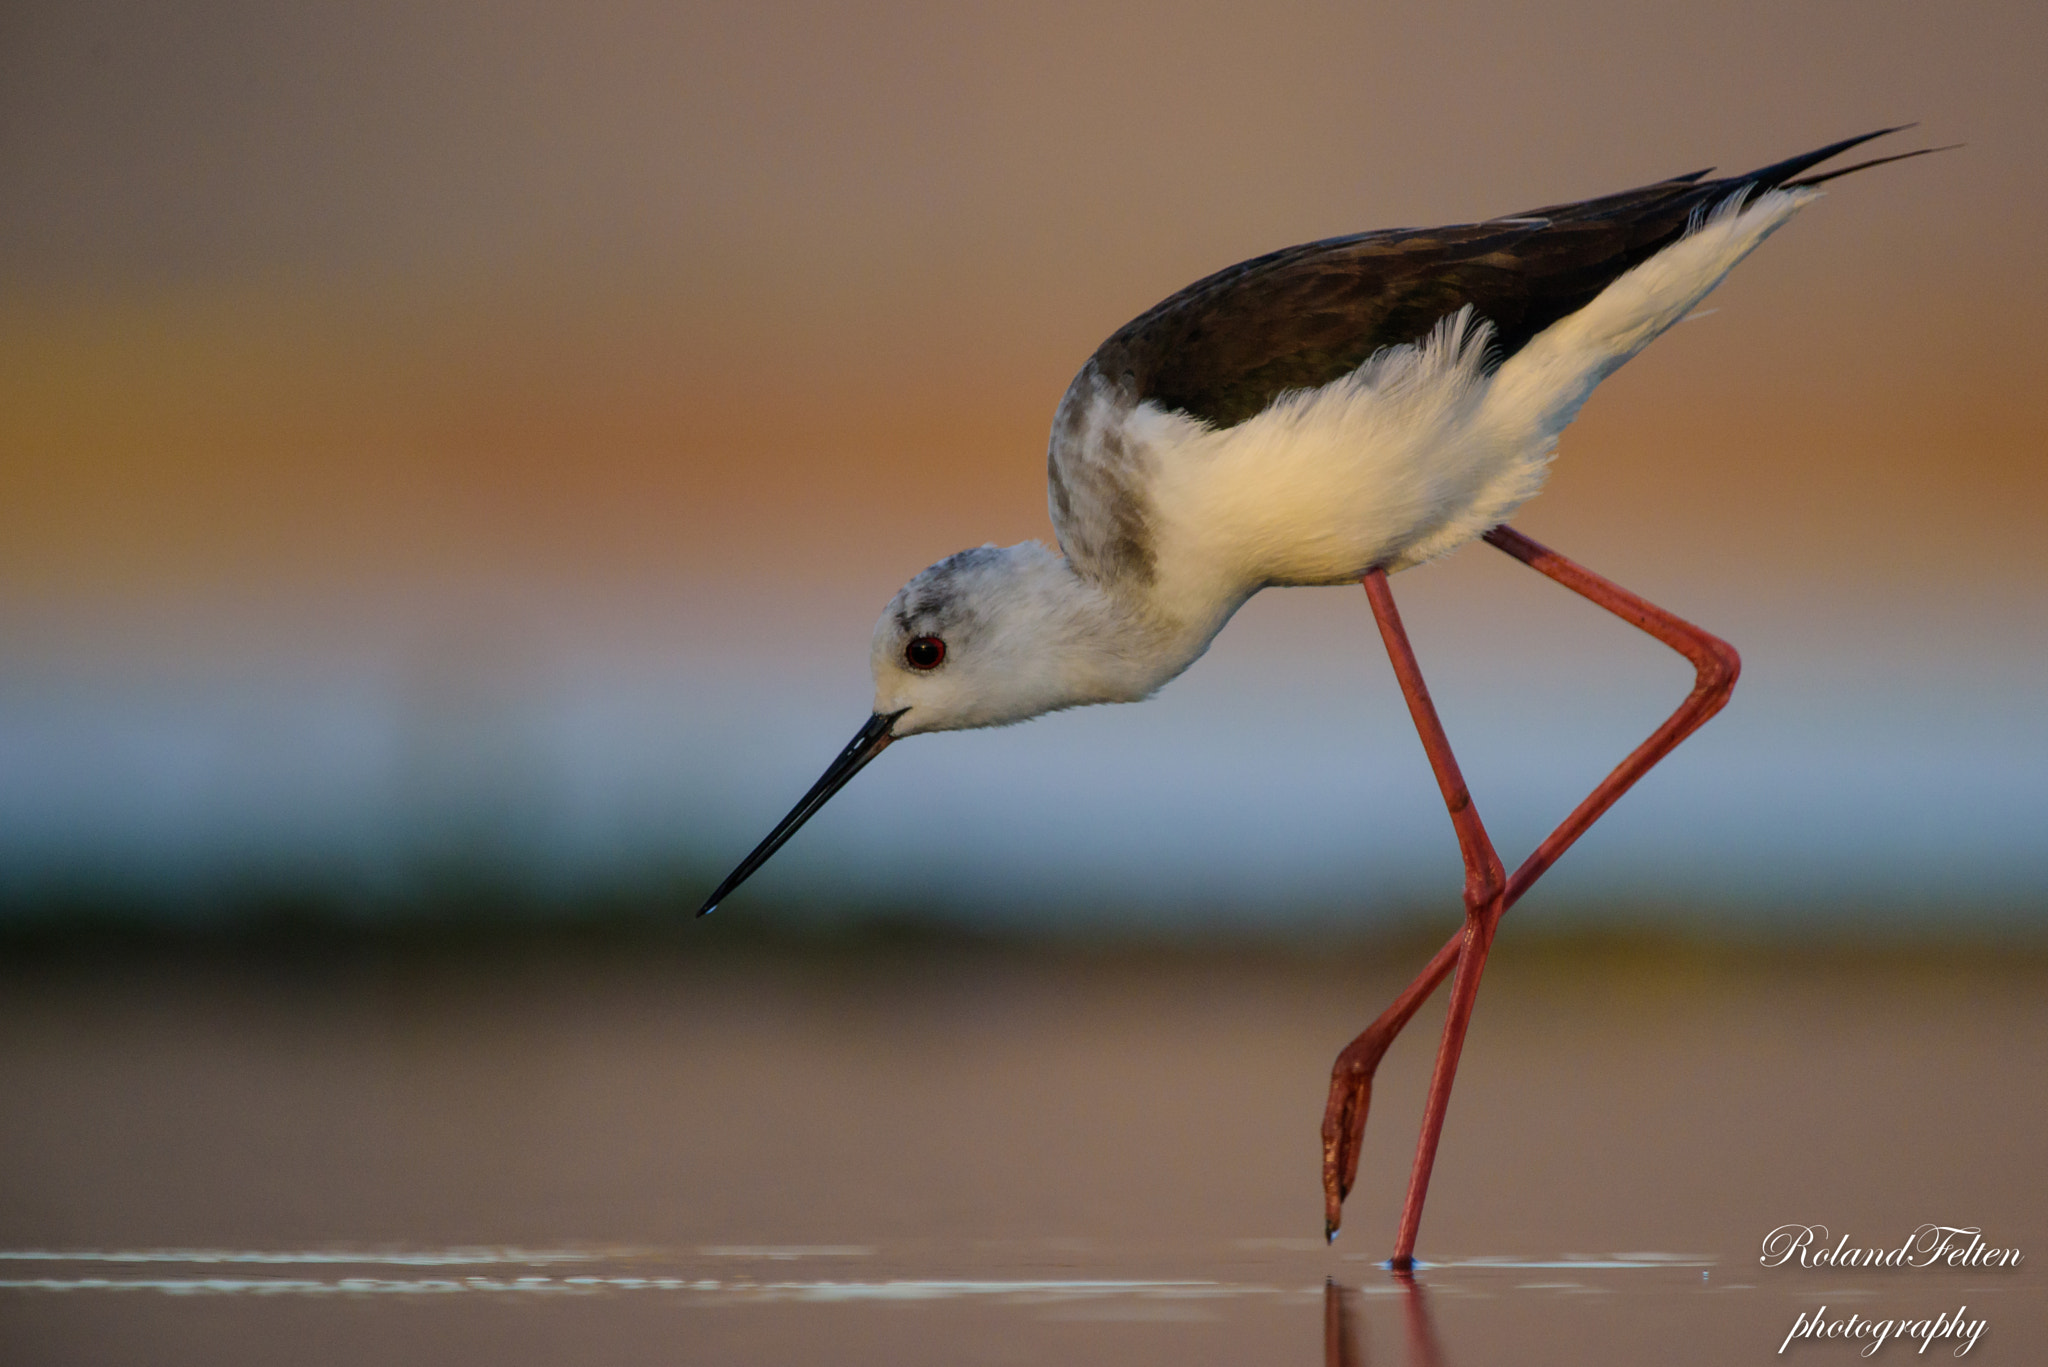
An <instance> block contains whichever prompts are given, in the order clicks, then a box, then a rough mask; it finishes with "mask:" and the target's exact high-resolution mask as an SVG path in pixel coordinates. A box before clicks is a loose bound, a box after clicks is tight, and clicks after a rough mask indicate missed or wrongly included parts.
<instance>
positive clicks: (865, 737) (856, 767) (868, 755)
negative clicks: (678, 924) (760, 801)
mask: <svg viewBox="0 0 2048 1367" xmlns="http://www.w3.org/2000/svg"><path fill="white" fill-rule="evenodd" d="M909 710H910V709H909V708H907V707H906V708H904V709H903V710H902V711H900V712H887V713H883V712H877V713H875V715H874V716H872V717H869V718H868V724H867V725H866V726H863V727H861V729H860V730H859V731H857V732H855V733H854V737H853V739H852V740H851V741H850V742H848V744H847V746H846V748H845V749H844V750H841V751H840V752H839V758H838V759H835V760H833V761H832V766H831V767H830V768H829V769H827V770H826V771H825V776H824V777H823V778H821V779H819V780H818V781H817V782H816V783H814V784H812V785H811V791H809V792H808V793H805V794H804V795H803V800H802V801H800V802H798V803H797V804H796V806H795V807H793V808H791V809H790V813H789V815H788V816H785V817H784V818H782V821H781V822H780V823H779V824H778V825H777V826H776V827H775V829H774V830H772V831H770V832H768V838H767V839H766V840H763V841H762V842H761V843H760V844H759V845H756V846H755V847H754V852H753V853H752V854H750V855H748V856H747V857H746V858H745V859H743V860H741V861H740V866H739V867H738V868H736V869H734V870H733V871H732V873H731V874H730V875H728V876H727V878H726V880H725V881H724V882H723V883H720V884H719V885H718V891H717V892H714V893H712V894H711V896H709V897H708V898H706V899H705V900H704V906H703V907H702V909H700V910H699V911H698V912H697V914H698V915H699V916H709V915H710V914H711V913H712V912H713V911H715V910H717V908H718V904H719V903H720V902H723V901H724V900H725V897H726V894H727V893H729V892H731V891H732V890H733V889H734V888H736V887H738V886H739V885H740V884H742V883H744V882H746V881H747V879H749V878H751V877H753V874H754V870H755V869H758V868H760V867H761V866H762V865H763V864H765V863H767V862H768V857H769V856H770V855H772V854H774V853H775V852H776V851H777V850H779V849H781V848H782V842H783V841H785V840H787V839H789V838H790V837H791V836H793V835H795V834H796V828H797V827H799V826H801V825H803V824H804V823H805V822H806V821H809V820H810V819H811V817H812V816H814V815H815V814H816V813H817V810H818V808H820V807H822V806H824V805H825V803H826V802H827V801H828V800H830V798H831V796H832V794H834V793H836V792H838V791H839V790H840V789H841V788H844V787H845V786H846V783H847V780H848V779H850V778H852V777H853V776H854V775H855V774H857V773H859V772H860V771H861V770H862V769H864V768H866V767H867V763H868V761H869V760H871V759H873V758H874V757H875V756H876V755H879V754H881V753H882V751H884V750H886V749H888V748H889V742H890V741H892V740H894V739H896V737H894V736H892V735H890V734H889V728H890V727H892V726H894V725H895V724H896V719H897V718H898V717H900V716H902V715H903V713H904V712H908V711H909Z"/></svg>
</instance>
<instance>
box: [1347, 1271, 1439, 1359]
mask: <svg viewBox="0 0 2048 1367" xmlns="http://www.w3.org/2000/svg"><path fill="white" fill-rule="evenodd" d="M1394 1285H1395V1287H1396V1288H1397V1289H1398V1290H1399V1291H1400V1293H1401V1309H1402V1312H1403V1318H1404V1319H1405V1321H1406V1323H1407V1328H1408V1367H1445V1363H1444V1352H1443V1345H1442V1344H1440V1343H1439V1342H1438V1341H1437V1336H1436V1321H1434V1320H1433V1319H1431V1318H1430V1315H1429V1294H1428V1293H1427V1292H1426V1291H1424V1290H1423V1289H1422V1284H1421V1283H1420V1282H1418V1281H1416V1280H1415V1278H1414V1277H1412V1276H1409V1275H1407V1274H1405V1273H1395V1274H1394ZM1360 1300H1361V1298H1360V1296H1359V1294H1358V1292H1356V1291H1354V1290H1353V1289H1351V1288H1350V1287H1348V1286H1340V1285H1338V1283H1337V1282H1336V1281H1334V1280H1332V1279H1329V1278H1325V1279H1324V1281H1323V1367H1365V1335H1364V1333H1363V1332H1362V1329H1361V1325H1360V1314H1359V1306H1360Z"/></svg>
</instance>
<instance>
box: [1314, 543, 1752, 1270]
mask: <svg viewBox="0 0 2048 1367" xmlns="http://www.w3.org/2000/svg"><path fill="white" fill-rule="evenodd" d="M1486 539H1487V540H1488V541H1489V542H1491V543H1492V544H1493V545H1494V546H1496V547H1498V548H1499V549H1501V550H1503V551H1506V552H1507V553H1508V554H1509V555H1512V556H1514V557H1515V558H1516V559H1517V560H1520V561H1521V562H1522V563H1523V564H1525V565H1528V566H1530V567H1531V568H1532V569H1536V570H1539V571H1541V572H1542V573H1544V574H1546V575H1548V576H1549V577H1550V578H1552V579H1555V580H1556V581H1557V582H1558V583H1560V584H1563V585H1564V586H1565V587H1566V588H1568V589H1570V590H1572V591H1573V592H1574V593H1577V594H1579V595H1580V596H1581V597H1584V598H1586V599H1589V600H1590V601H1592V602H1594V603H1597V604H1599V605H1600V606H1601V607H1603V608H1606V609H1607V610H1608V611H1609V612H1612V613H1614V614H1615V615H1616V616H1618V617H1620V618H1622V619H1623V620H1624V621H1627V622H1629V623H1631V624H1633V625H1634V626H1637V627H1639V628H1641V629H1642V630H1644V631H1646V632H1648V633H1649V634H1650V635H1652V636H1654V637H1656V638H1657V639H1658V640H1660V641H1662V642H1664V644H1666V645H1668V646H1670V647H1671V648H1672V649H1673V650H1676V651H1677V652H1679V653H1680V654H1681V655H1683V656H1685V657H1686V659H1688V660H1690V661H1691V662H1692V664H1693V668H1694V670H1695V672H1696V678H1695V681H1694V683H1693V689H1692V692H1691V694H1689V695H1688V696H1687V698H1686V700H1685V701H1684V702H1683V703H1682V704H1680V706H1679V708H1678V710H1677V711H1675V712H1673V713H1672V714H1671V716H1670V717H1669V718H1667V719H1666V720H1665V722H1664V724H1663V725H1662V726H1660V727H1658V728H1657V730H1656V731H1655V732H1654V733H1653V734H1652V735H1651V736H1650V738H1649V739H1648V740H1646V741H1644V742H1643V743H1642V744H1641V745H1639V746H1637V747H1636V749H1635V752H1634V753H1633V754H1631V755H1630V756H1629V757H1628V758H1627V759H1625V760H1623V761H1622V762H1621V763H1620V764H1619V765H1618V766H1616V767H1615V769H1614V772H1612V773H1611V774H1609V775H1608V776H1607V777H1606V778H1605V779H1604V780H1602V781H1601V783H1600V785H1599V786H1598V787H1597V788H1595V789H1594V790H1593V791H1592V792H1591V793H1590V794H1588V795H1587V797H1586V799H1585V800H1584V801H1583V802H1581V803H1580V804H1579V805H1578V807H1577V808H1575V809H1574V810H1573V811H1572V814H1571V815H1570V816H1568V817H1566V818H1565V819H1564V821H1563V822H1562V823H1561V824H1560V825H1559V826H1558V828H1557V829H1556V830H1554V831H1552V832H1551V833H1550V835H1549V836H1548V837H1547V838H1546V839H1545V840H1544V841H1543V843H1542V844H1541V845H1538V846H1537V847H1536V850H1535V852H1534V853H1533V854H1531V855H1530V856H1529V857H1528V859H1526V860H1524V861H1523V863H1522V866H1521V867H1520V868H1519V869H1517V870H1515V874H1514V876H1513V877H1512V878H1503V877H1502V873H1501V862H1500V858H1499V856H1498V855H1497V854H1495V852H1494V849H1493V843H1492V841H1491V840H1489V839H1488V838H1487V835H1486V828H1485V827H1484V826H1483V825H1482V824H1481V823H1480V820H1479V814H1478V813H1477V812H1476V811H1475V810H1474V809H1473V807H1472V798H1471V794H1470V793H1469V792H1468V791H1467V790H1466V787H1465V780H1464V778H1463V776H1462V775H1461V774H1460V773H1459V772H1458V763H1457V760H1456V758H1455V757H1454V756H1453V755H1452V753H1451V746H1450V741H1449V740H1448V739H1447V738H1446V737H1445V735H1444V731H1443V726H1442V723H1440V722H1439V721H1438V720H1437V715H1436V707H1435V705H1434V704H1433V703H1431V702H1430V699H1429V690H1428V687H1427V686H1426V685H1425V684H1424V683H1423V680H1422V671H1421V668H1420V666H1418V665H1417V663H1416V661H1415V652H1414V650H1413V649H1412V648H1411V647H1410V646H1409V644H1408V636H1407V633H1406V632H1405V631H1404V630H1403V629H1402V626H1401V616H1400V613H1399V611H1398V610H1397V609H1396V608H1395V607H1394V599H1393V595H1392V594H1391V593H1390V592H1389V590H1388V588H1387V580H1386V575H1385V574H1384V573H1383V572H1381V571H1379V570H1374V571H1373V572H1372V573H1370V574H1368V575H1367V576H1366V578H1365V591H1366V594H1367V596H1368V597H1369V598H1370V599H1371V600H1372V607H1373V615H1374V617H1375V618H1376V619H1377V620H1378V622H1379V626H1380V635H1381V637H1382V638H1383V639H1384V640H1385V642H1386V645H1387V654H1388V656H1389V658H1390V659H1391V660H1392V661H1393V665H1394V673H1395V676H1396V677H1397V678H1398V679H1399V680H1400V682H1401V691H1402V693H1403V695H1404V696H1405V697H1406V698H1407V699H1408V710H1409V713H1410V715H1411V716H1412V717H1413V718H1414V720H1415V727H1416V730H1417V732H1418V733H1419V734H1420V735H1421V737H1422V748H1423V750H1424V752H1425V753H1427V754H1428V756H1429V761H1430V768H1431V769H1432V770H1433V771H1434V772H1435V774H1436V780H1437V787H1438V788H1439V789H1440V790H1441V791H1442V792H1443V796H1444V804H1445V806H1446V807H1447V808H1448V809H1449V811H1450V815H1451V823H1452V825H1453V826H1454V827H1455V828H1456V830H1457V833H1458V848H1459V851H1460V853H1461V854H1462V855H1463V857H1464V862H1465V925H1464V927H1463V928H1462V929H1461V930H1460V931H1459V932H1458V934H1456V935H1454V936H1453V937H1452V938H1451V940H1450V942H1449V943H1448V944H1446V945H1445V946H1444V947H1443V948H1442V949H1441V950H1439V951H1438V952H1437V954H1436V957H1434V958H1433V959H1431V960H1430V962H1429V964H1428V966H1427V967H1426V968H1424V969H1423V971H1422V973H1421V974H1420V975H1419V976H1418V977H1417V978H1416V979H1415V981H1414V982H1412V983H1410V984H1409V986H1408V988H1407V990H1406V991H1404V992H1403V993H1402V994H1401V995H1400V997H1398V998H1397V999H1396V1000H1395V1002H1394V1004H1393V1005H1392V1006H1390V1007H1388V1008H1387V1010H1386V1011H1385V1012H1384V1013H1383V1014H1382V1015H1381V1016H1380V1018H1379V1019H1378V1020H1376V1021H1374V1022H1373V1023H1372V1024H1371V1025H1370V1026H1368V1027H1367V1028H1366V1029H1365V1031H1364V1032H1363V1033H1362V1034H1360V1035H1359V1036H1358V1038H1357V1039H1355V1040H1353V1041H1352V1042H1351V1043H1350V1045H1348V1046H1347V1047H1346V1048H1345V1050H1344V1052H1343V1053H1341V1054H1339V1055H1338V1056H1337V1063H1336V1066H1335V1067H1334V1068H1333V1069H1332V1070H1331V1076H1330V1100H1329V1105H1328V1107H1327V1108H1326V1109H1325V1112H1324V1116H1323V1198H1324V1224H1325V1229H1326V1231H1327V1232H1328V1233H1329V1235H1330V1236H1331V1237H1333V1238H1334V1237H1335V1236H1336V1231H1337V1227H1338V1224H1339V1222H1340V1220H1341V1218H1342V1215H1343V1201H1344V1197H1345V1196H1347V1195H1348V1194H1349V1193H1350V1191H1351V1185H1352V1183H1353V1181H1354V1180H1355V1179H1356V1177H1357V1173H1358V1152H1359V1146H1360V1144H1361V1143H1362V1142H1363V1141H1364V1137H1365V1117H1366V1112H1367V1109H1368V1106H1369V1103H1370V1100H1371V1096H1372V1076H1373V1072H1374V1070H1375V1069H1376V1068H1377V1067H1378V1065H1379V1061H1380V1057H1381V1056H1382V1055H1383V1054H1385V1053H1386V1050H1387V1046H1388V1045H1389V1044H1391V1043H1392V1042H1393V1039H1394V1036H1396V1035H1397V1034H1399V1033H1400V1031H1401V1027H1402V1026H1404V1025H1406V1024H1407V1023H1408V1020H1409V1018H1410V1017H1412V1016H1413V1015H1414V1014H1415V1012H1416V1010H1417V1009H1419V1008H1420V1007H1421V1005H1422V1003H1423V1001H1424V1000H1425V999H1426V998H1428V996H1429V994H1430V993H1432V992H1434V991H1435V990H1436V988H1437V985H1438V984H1439V983H1441V982H1442V981H1443V980H1444V978H1445V977H1446V976H1448V975H1450V974H1452V973H1453V972H1455V974H1456V977H1455V979H1454V980H1453V982H1452V984H1451V1003H1450V1010H1449V1012H1448V1015H1447V1016H1446V1019H1445V1021H1444V1037H1443V1043H1442V1045H1441V1046H1440V1048H1439V1049H1438V1052H1437V1060H1436V1069H1435V1071H1434V1073H1433V1074H1432V1075H1431V1077H1430V1085H1429V1101H1428V1103H1427V1105H1426V1106H1425V1108H1424V1111H1423V1121H1422V1133H1421V1135H1420V1137H1419V1138H1418V1140H1417V1142H1416V1149H1415V1167H1414V1170H1413V1172H1412V1174H1411V1176H1410V1178H1409V1184H1408V1200H1407V1204H1406V1205H1405V1206H1404V1207H1403V1208H1402V1212H1401V1230H1400V1234H1399V1235H1398V1236H1397V1237H1396V1239H1395V1243H1394V1258H1393V1265H1394V1267H1395V1268H1397V1269H1405V1268H1408V1267H1412V1266H1413V1265H1414V1255H1415V1236H1416V1232H1417V1231H1418V1230H1419V1229H1420V1228H1421V1225H1422V1203H1423V1199H1424V1197H1425V1196H1426V1195H1427V1194H1428V1191H1429V1174H1430V1169H1431V1167H1432V1166H1433V1165H1434V1164H1435V1162H1436V1146H1437V1141H1438V1139H1439V1138H1440V1137H1441V1135H1442V1133H1443V1123H1444V1113H1445V1111H1446V1109H1447V1108H1448V1106H1449V1104H1450V1097H1451V1083H1452V1081H1453V1080H1454V1079H1455V1078H1456V1076H1457V1071H1458V1055H1459V1053H1460V1052H1461V1051H1462V1049H1463V1048H1464V1043H1465V1031H1466V1029H1467V1027H1468V1026H1469V1025H1470V1022H1471V1017H1472V1004H1473V1002H1474V1001H1475V1000H1477V998H1478V995H1479V978H1480V974H1481V973H1482V972H1483V971H1484V970H1485V967H1486V954H1487V951H1488V949H1489V948H1491V946H1492V944H1493V936H1494V930H1495V928H1496V927H1497V926H1498V925H1499V923H1500V918H1501V917H1502V915H1504V914H1505V913H1506V912H1507V909H1508V908H1509V907H1511V906H1513V905H1514V904H1515V902H1516V901H1517V900H1519V899H1520V897H1521V896H1522V894H1523V893H1525V892H1527V891H1528V890H1529V888H1530V886H1531V885H1532V884H1534V883H1535V881H1536V880H1537V879H1538V878H1540V877H1541V876H1542V875H1543V873H1544V871H1545V870H1546V869H1548V868H1549V867H1550V866H1551V865H1552V864H1554V863H1556V862H1557V860H1558V858H1559V856H1561V855H1562V854H1563V853H1564V852H1565V851H1566V850H1567V849H1569V848H1570V847H1571V845H1572V842H1573V841H1575V840H1577V839H1578V838H1579V837H1580V836H1581V835H1584V834H1585V833H1586V830H1587V828H1588V827H1590V826H1591V825H1592V824H1593V823H1594V822H1595V821H1597V820H1599V819H1600V817H1601V816H1602V815H1603V814H1604V813H1605V812H1606V811H1607V809H1608V808H1609V807H1611V806H1613V805H1614V803H1615V801H1616V800H1617V799H1618V798H1620V796H1621V795H1622V794H1623V793H1625V792H1627V791H1628V790H1629V788H1630V787H1631V786H1632V785H1633V784H1634V783H1635V781H1636V780H1637V779H1639V778H1641V777H1642V776H1643V775H1644V774H1645V773H1648V772H1649V770H1650V769H1651V767H1652V766H1654V765H1655V764H1656V763H1657V761H1658V760H1660V759H1663V758H1664V756H1666V755H1668V754H1670V753H1671V751H1672V750H1673V749H1675V748H1677V746H1678V744H1679V742H1680V741H1683V740H1684V739H1685V738H1686V737H1687V736H1689V735H1691V734H1692V733H1693V732H1694V731H1696V730H1698V729H1699V728H1700V726H1701V725H1703V724H1704V723H1705V722H1706V721H1707V719H1708V718H1709V717H1712V716H1713V715H1714V714H1715V713H1716V712H1718V711H1720V710H1721V708H1722V707H1723V706H1724V705H1725V704H1726V703H1727V701H1728V695H1729V693H1730V692H1732V691H1733V689H1734V687H1735V680H1736V676H1737V675H1738V674H1740V672H1741V669H1742V662H1741V659H1740V658H1739V657H1738V656H1737V655H1736V653H1735V649H1734V647H1732V646H1730V645H1729V644H1728V643H1727V642H1725V641H1722V640H1720V639H1718V638H1717V637H1714V636H1711V635H1709V634H1708V633H1706V632H1704V631H1701V630H1700V629H1699V628H1698V627H1695V626H1693V625H1692V624H1691V623H1689V622H1686V621H1684V620H1682V619H1681V618H1678V617H1675V616H1673V615H1672V614H1670V613H1668V612H1666V611H1664V610H1663V609H1662V608H1659V607H1657V606H1656V605H1655V604H1652V603H1649V602H1646V601H1645V600H1643V599H1641V598H1639V597H1637V596H1636V595H1635V594H1632V593H1630V592H1629V591H1628V590H1626V589H1624V588H1622V587H1620V586H1619V585H1617V584H1614V583H1612V582H1610V581H1608V580H1606V579H1603V578H1601V577H1600V576H1599V575H1597V574H1594V573H1593V572H1592V571H1590V570H1587V569H1585V568H1583V567H1582V566H1580V565H1577V564H1574V563H1573V562H1572V561H1570V560H1567V559H1565V557H1563V556H1561V555H1559V554H1557V553H1556V552H1555V551H1552V550H1549V549H1548V548H1546V547H1544V546H1541V545H1539V544H1537V543H1536V542H1534V541H1532V540H1530V539H1529V538H1528V537H1526V536H1523V535H1522V534H1521V533H1520V532H1517V531H1515V530H1514V529H1512V528H1510V527H1496V528H1494V529H1493V530H1492V531H1490V532H1488V533H1487V534H1486Z"/></svg>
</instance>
